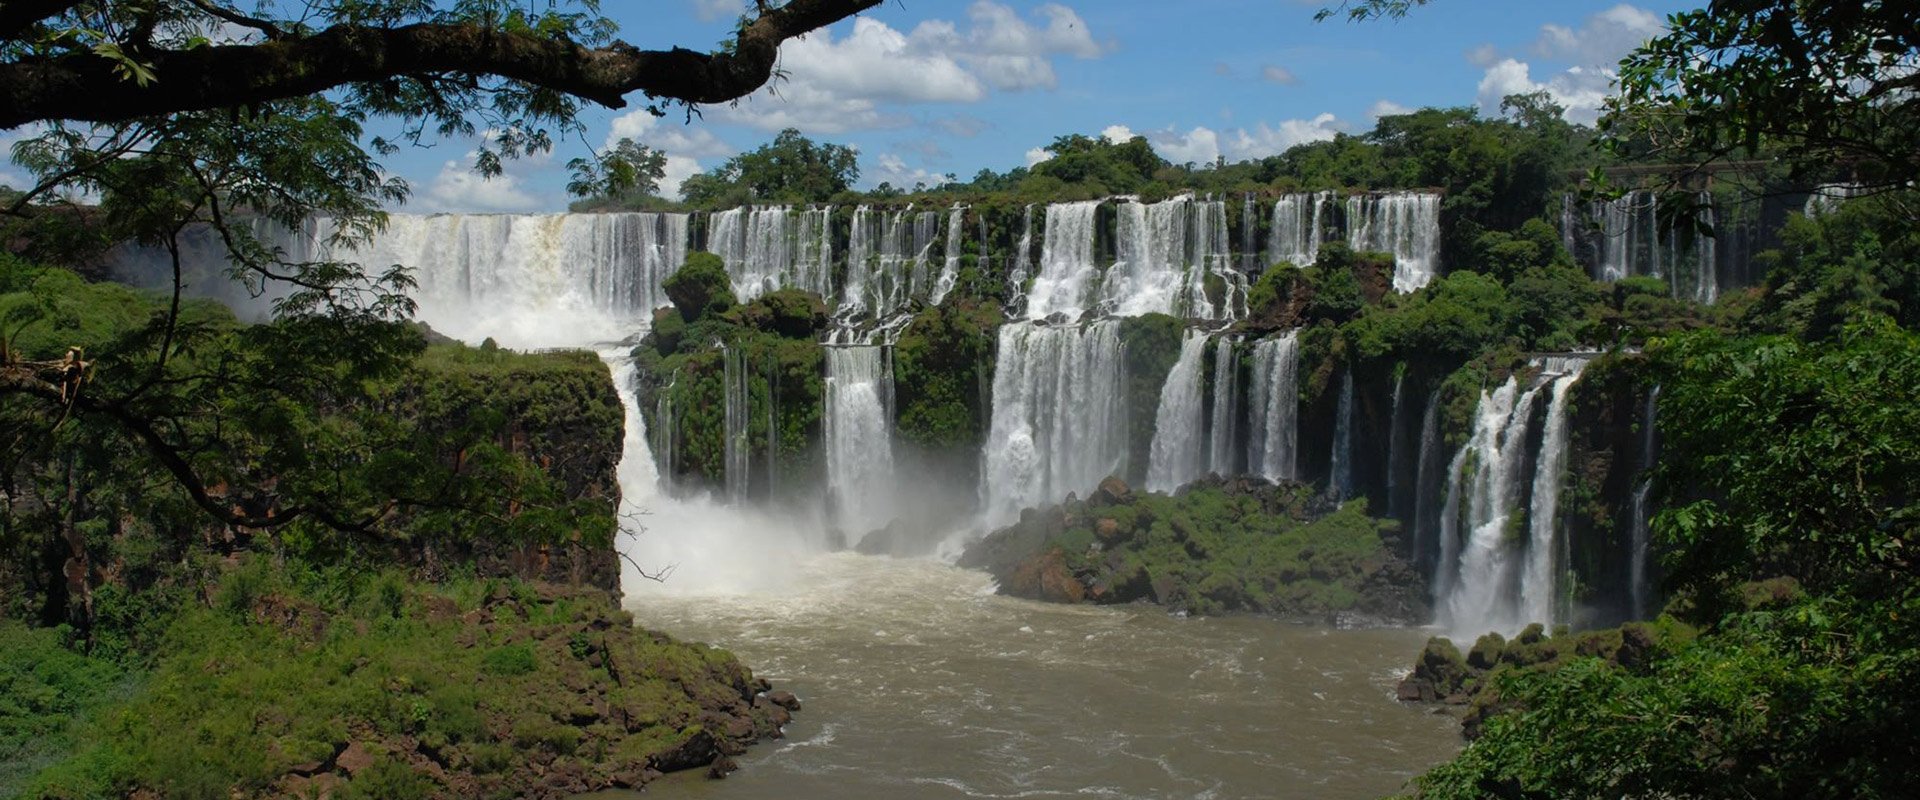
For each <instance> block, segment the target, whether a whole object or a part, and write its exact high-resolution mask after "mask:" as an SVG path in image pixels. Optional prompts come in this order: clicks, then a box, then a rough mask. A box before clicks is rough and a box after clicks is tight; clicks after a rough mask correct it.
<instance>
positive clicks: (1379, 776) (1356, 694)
mask: <svg viewBox="0 0 1920 800" xmlns="http://www.w3.org/2000/svg"><path fill="white" fill-rule="evenodd" d="M668 586H669V588H668V589H666V590H664V591H663V592H662V593H651V592H650V593H646V594H639V595H637V596H633V597H630V598H629V600H628V606H629V608H631V609H632V610H633V611H634V613H635V614H636V616H637V617H638V619H639V621H640V624H642V625H645V626H648V627H652V628H658V629H661V630H665V631H667V632H669V633H671V634H673V635H676V636H680V637H684V638H689V639H695V640H700V641H706V642H709V643H712V644H714V645H716V646H720V647H725V648H728V649H730V650H732V651H733V652H735V653H737V654H738V655H739V656H740V657H741V658H742V659H744V660H745V661H746V662H747V663H748V664H750V665H752V666H753V667H754V669H755V671H756V673H757V674H759V675H761V676H764V677H766V678H769V679H771V680H772V681H774V683H775V684H776V685H777V686H778V687H780V688H785V689H788V690H791V691H793V692H795V693H796V694H798V695H799V696H800V698H801V700H802V702H803V704H804V710H803V711H802V712H801V713H800V714H798V715H796V717H795V719H794V721H793V723H792V724H791V725H789V726H788V727H787V731H786V733H787V738H785V739H784V740H780V741H775V742H770V743H763V744H761V745H758V746H756V747H754V748H753V749H752V750H751V751H749V752H748V754H747V755H745V756H744V757H742V758H740V759H739V762H740V764H741V767H742V769H741V770H740V771H739V772H737V773H735V774H734V775H733V776H732V777H729V778H728V779H726V780H724V781H708V780H705V779H702V778H696V777H693V776H673V777H670V778H669V779H668V780H667V781H665V782H663V783H660V784H656V785H655V786H654V787H652V788H651V789H650V790H649V791H648V792H647V793H646V795H645V796H650V797H675V798H677V797H691V798H772V799H774V800H808V799H810V798H960V797H995V798H1053V797H1061V798H1064V797H1108V798H1170V797H1196V798H1254V797H1273V798H1331V799H1333V800H1339V799H1341V798H1376V797H1382V796H1386V795H1390V794H1394V793H1396V792H1399V791H1401V790H1403V789H1404V788H1405V787H1406V782H1407V781H1408V779H1410V778H1411V777H1413V776H1414V775H1416V774H1418V773H1420V772H1421V771H1422V770H1424V769H1425V768H1427V767H1429V766H1431V765H1433V764H1435V763H1437V762H1439V761H1441V760H1443V759H1446V758H1448V757H1449V756H1451V755H1452V754H1453V753H1455V752H1456V751H1457V750H1458V748H1459V747H1460V736H1459V726H1458V723H1457V722H1456V721H1455V720H1454V719H1452V718H1451V717H1446V716H1438V715H1435V714H1433V713H1431V712H1430V711H1429V710H1427V709H1423V708H1418V707H1411V706H1404V705H1402V704H1400V703H1398V702H1396V701H1395V700H1394V699H1393V686H1394V682H1395V681H1396V680H1397V679H1398V677H1399V675H1400V673H1401V672H1402V671H1403V670H1404V669H1405V666H1406V665H1407V664H1409V663H1411V661H1412V659H1413V657H1414V656H1415V655H1416V654H1417V653H1418V652H1419V649H1420V646H1421V644H1422V642H1424V641H1425V638H1426V636H1427V634H1426V633H1425V632H1423V631H1418V630H1368V631H1341V630H1331V629H1326V628H1318V627H1310V626H1301V625H1293V624H1287V623H1282V622H1278V621H1275V620H1269V619H1259V618H1241V617H1236V618H1207V619H1185V618H1177V617H1172V616H1169V615H1167V614H1165V613H1163V612H1162V611H1160V610H1159V609H1157V608H1154V607H1150V606H1129V607H1120V608H1101V607H1080V606H1056V605H1047V604H1041V603H1033V602H1028V601H1024V600H1015V599H1010V598H1006V597H1000V596H997V595H995V594H993V592H992V584H991V582H990V580H989V579H988V577H987V576H986V575H984V574H982V573H978V572H973V571H968V570H961V569H957V568H954V567H950V566H946V565H943V564H939V563H936V562H931V561H914V560H896V559H889V558H876V557H867V556H858V555H851V554H837V555H825V556H811V557H806V558H802V559H798V560H796V561H794V562H793V563H792V565H791V566H790V568H789V569H788V570H787V573H786V575H785V580H784V585H781V586H778V587H777V588H772V589H764V590H758V591H753V590H747V591H731V592H727V593H702V592H700V591H697V590H695V591H684V590H683V591H680V592H679V593H674V592H675V590H673V589H672V588H671V586H672V582H671V581H670V582H669V584H668Z"/></svg>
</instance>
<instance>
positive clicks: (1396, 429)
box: [1387, 373, 1407, 517]
mask: <svg viewBox="0 0 1920 800" xmlns="http://www.w3.org/2000/svg"><path fill="white" fill-rule="evenodd" d="M1406 377H1407V376H1406V374H1405V373H1399V374H1396V375H1394V376H1393V405H1392V408H1393V410H1392V411H1390V412H1388V417H1387V515H1388V516H1391V517H1398V516H1399V515H1400V507H1401V506H1402V505H1404V504H1405V502H1406V501H1405V500H1404V499H1403V498H1401V497H1400V492H1401V489H1400V458H1401V455H1402V453H1404V452H1405V451H1406V449H1407V448H1406V438H1407V434H1406V431H1405V429H1403V428H1402V427H1401V425H1400V390H1401V389H1402V388H1403V387H1402V384H1404V383H1405V382H1406Z"/></svg>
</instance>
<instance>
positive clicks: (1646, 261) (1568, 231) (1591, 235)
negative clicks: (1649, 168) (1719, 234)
mask: <svg viewBox="0 0 1920 800" xmlns="http://www.w3.org/2000/svg"><path fill="white" fill-rule="evenodd" d="M1562 208H1563V211H1562V215H1561V222H1560V225H1561V237H1562V239H1563V240H1564V241H1565V242H1566V243H1567V249H1568V250H1569V251H1570V252H1573V253H1576V254H1577V253H1581V252H1582V249H1581V243H1582V242H1583V241H1586V240H1587V239H1593V241H1592V242H1591V243H1590V245H1589V247H1588V249H1587V252H1590V253H1591V254H1592V255H1591V258H1590V263H1589V264H1588V267H1589V269H1590V271H1591V273H1592V275H1593V278H1594V280H1598V281H1609V282H1611V281H1618V280H1621V279H1623V278H1629V277H1634V276H1646V277H1650V278H1660V279H1662V280H1665V281H1667V283H1668V286H1669V288H1670V290H1671V292H1672V294H1673V296H1674V297H1676V298H1683V299H1688V300H1693V301H1695V302H1700V303H1712V302H1714V301H1715V300H1717V299H1719V296H1720V281H1719V274H1718V273H1719V251H1718V246H1717V243H1716V240H1715V239H1714V237H1712V236H1709V235H1706V234H1705V233H1702V232H1701V231H1706V230H1715V227H1714V225H1715V212H1714V208H1713V195H1712V194H1711V193H1708V192H1700V193H1698V194H1697V195H1695V196H1694V198H1693V224H1692V225H1683V226H1681V227H1679V228H1677V229H1675V228H1663V227H1662V220H1661V212H1660V197H1659V195H1657V194H1655V193H1653V192H1647V191H1633V192H1627V193H1626V194H1623V195H1621V196H1620V197H1617V198H1614V199H1612V200H1604V201H1601V200H1596V201H1594V202H1593V203H1592V204H1591V205H1590V206H1589V207H1588V209H1587V214H1586V217H1585V218H1584V219H1582V218H1580V217H1579V215H1577V214H1575V213H1574V210H1573V201H1572V198H1571V197H1569V198H1567V199H1566V200H1565V201H1564V202H1563V206H1562ZM1669 216H1671V215H1669ZM1589 229H1592V230H1591V232H1590V231H1589Z"/></svg>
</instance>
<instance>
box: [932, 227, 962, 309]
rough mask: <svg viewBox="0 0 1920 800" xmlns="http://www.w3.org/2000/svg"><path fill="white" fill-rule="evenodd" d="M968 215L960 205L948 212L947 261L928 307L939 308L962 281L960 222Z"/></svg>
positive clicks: (936, 282)
mask: <svg viewBox="0 0 1920 800" xmlns="http://www.w3.org/2000/svg"><path fill="white" fill-rule="evenodd" d="M966 213H967V207H966V206H963V205H960V204H959V203H955V204H953V208H951V209H948V211H947V253H946V256H947V258H946V261H945V262H944V263H943V264H942V265H941V267H940V277H938V278H935V279H934V281H933V291H932V292H929V293H928V294H927V305H931V306H937V305H940V301H942V300H945V299H947V293H948V292H951V291H953V285H954V283H956V282H958V281H959V280H960V242H961V240H962V239H965V238H966V237H965V236H964V235H962V233H961V228H960V222H961V218H962V217H963V216H965V215H966Z"/></svg>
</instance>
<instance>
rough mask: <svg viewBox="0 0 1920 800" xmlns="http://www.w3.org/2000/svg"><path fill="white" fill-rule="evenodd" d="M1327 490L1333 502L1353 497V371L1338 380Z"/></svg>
mask: <svg viewBox="0 0 1920 800" xmlns="http://www.w3.org/2000/svg"><path fill="white" fill-rule="evenodd" d="M1330 463H1331V464H1332V468H1331V469H1329V470H1328V472H1329V473H1330V474H1329V476H1328V478H1327V489H1328V491H1330V492H1331V493H1332V494H1333V499H1335V500H1345V499H1347V498H1349V497H1352V496H1353V370H1351V369H1349V370H1347V371H1346V374H1345V376H1344V377H1342V378H1341V379H1340V405H1339V408H1338V410H1337V411H1336V412H1335V413H1334V417H1333V458H1332V460H1331V461H1330Z"/></svg>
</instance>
